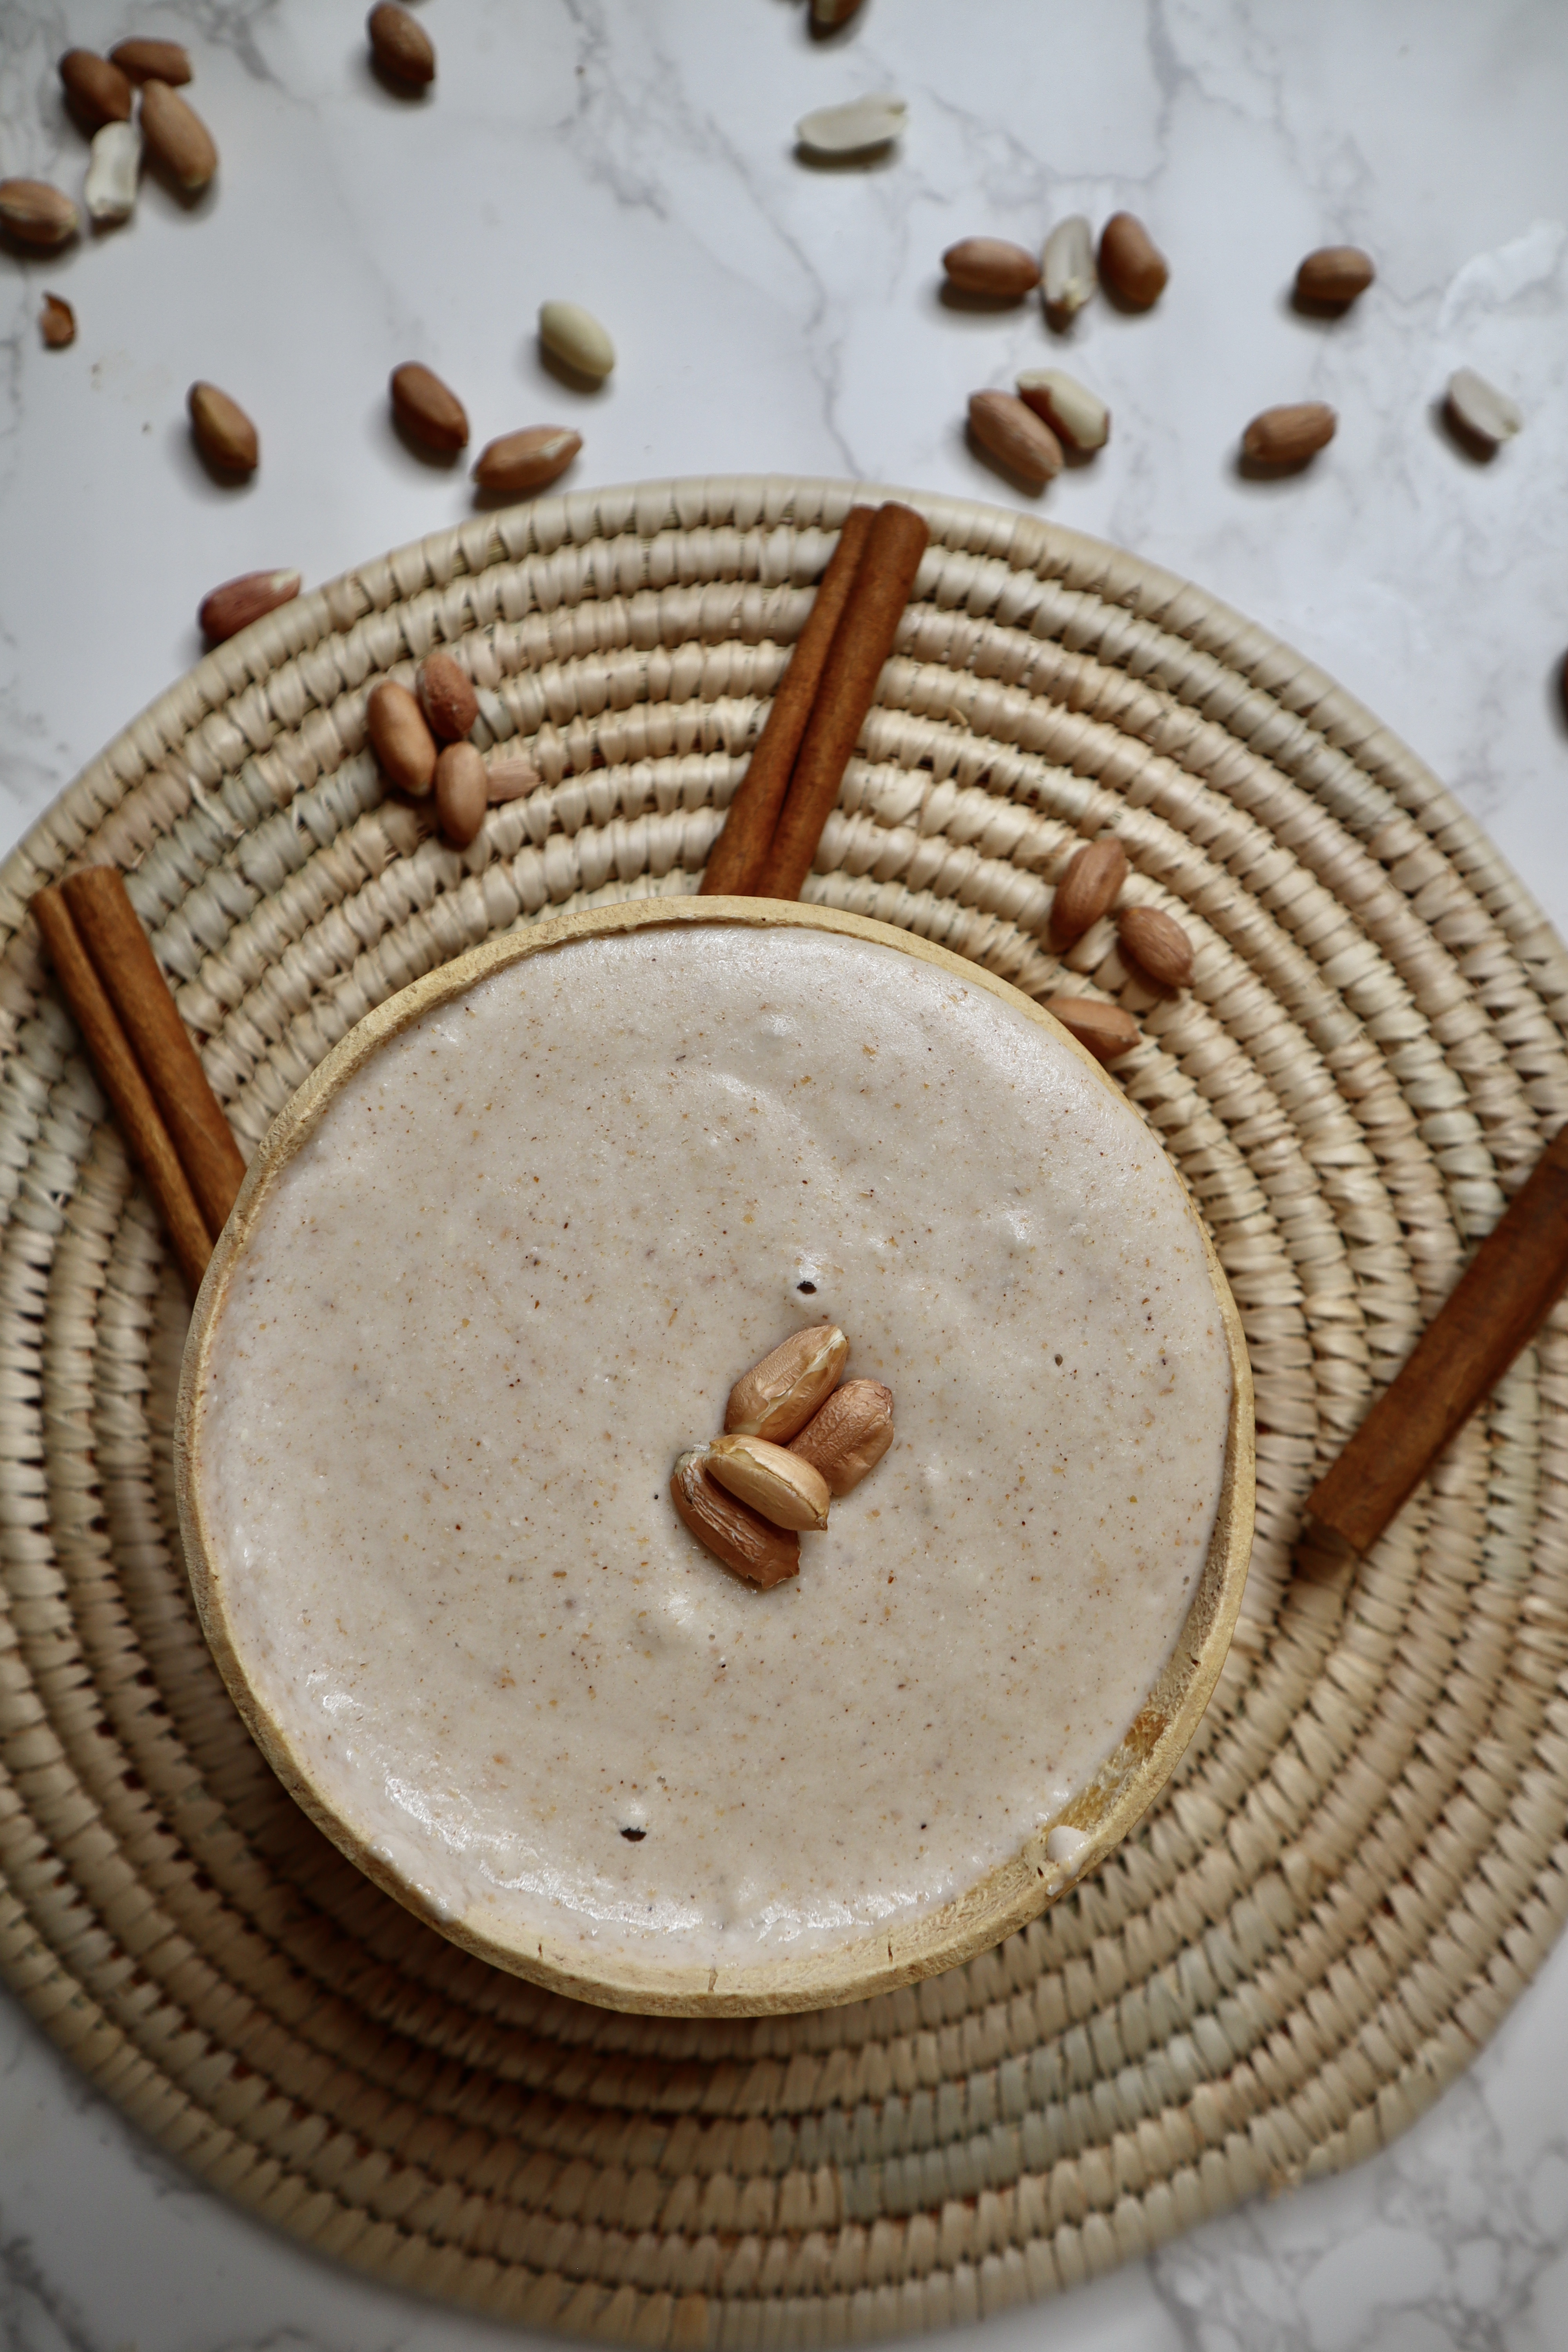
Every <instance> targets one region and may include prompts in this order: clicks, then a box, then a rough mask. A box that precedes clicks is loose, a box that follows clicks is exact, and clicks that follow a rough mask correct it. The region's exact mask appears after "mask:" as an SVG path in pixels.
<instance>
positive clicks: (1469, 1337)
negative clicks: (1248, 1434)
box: [1307, 1127, 1568, 1552]
mask: <svg viewBox="0 0 1568 2352" xmlns="http://www.w3.org/2000/svg"><path fill="white" fill-rule="evenodd" d="M1565 1284H1568V1127H1565V1128H1563V1129H1561V1130H1560V1131H1559V1133H1558V1134H1557V1136H1556V1138H1555V1139H1554V1140H1553V1141H1552V1142H1551V1143H1550V1144H1548V1146H1547V1148H1546V1150H1545V1151H1544V1152H1543V1153H1542V1156H1541V1158H1540V1159H1539V1160H1537V1161H1536V1163H1535V1166H1534V1167H1533V1168H1532V1169H1531V1172H1530V1174H1529V1175H1528V1176H1527V1177H1526V1179H1525V1181H1524V1183H1523V1184H1522V1185H1521V1188H1520V1190H1519V1192H1516V1193H1515V1195H1514V1197H1513V1199H1512V1201H1510V1203H1509V1205H1508V1207H1507V1209H1506V1210H1505V1211H1504V1212H1503V1214H1502V1216H1501V1217H1500V1219H1499V1221H1498V1223H1496V1224H1495V1225H1494V1226H1493V1228H1492V1230H1491V1232H1490V1233H1489V1234H1488V1235H1487V1237H1486V1239H1485V1241H1484V1242H1482V1244H1481V1245H1480V1247H1479V1249H1478V1250H1477V1252H1476V1254H1475V1256H1474V1257H1473V1258H1472V1259H1471V1260H1470V1263H1469V1265H1468V1266H1467V1267H1466V1269H1465V1271H1464V1273H1463V1274H1462V1275H1461V1276H1460V1277H1459V1279H1458V1282H1457V1283H1456V1285H1455V1286H1454V1288H1453V1289H1452V1291H1450V1293H1449V1295H1448V1297H1447V1299H1446V1300H1445V1301H1444V1303H1443V1305H1442V1307H1440V1308H1439V1309H1438V1311H1437V1313H1436V1316H1435V1317H1434V1318H1433V1320H1432V1321H1431V1322H1430V1323H1429V1324H1428V1325H1427V1327H1426V1330H1425V1331H1424V1332H1423V1333H1422V1335H1421V1337H1420V1339H1418V1340H1417V1341H1416V1343H1415V1349H1414V1351H1413V1353H1412V1354H1411V1355H1410V1357H1409V1358H1408V1359H1407V1360H1406V1361H1405V1363H1404V1364H1403V1365H1402V1366H1401V1368H1400V1370H1399V1371H1398V1372H1397V1373H1396V1375H1395V1376H1394V1380H1393V1381H1391V1382H1390V1384H1389V1386H1388V1387H1387V1388H1386V1389H1385V1390H1384V1392H1383V1394H1382V1396H1380V1397H1379V1399H1378V1400H1377V1402H1376V1403H1375V1404H1374V1405H1373V1408H1372V1411H1371V1412H1369V1413H1368V1414H1367V1417H1366V1419H1365V1420H1364V1421H1363V1423H1362V1425H1361V1427H1360V1428H1359V1429H1358V1430H1357V1431H1356V1433H1355V1435H1354V1436H1353V1437H1352V1439H1351V1442H1350V1444H1348V1445H1347V1446H1346V1447H1345V1450H1344V1452H1343V1453H1342V1454H1341V1455H1340V1457H1339V1460H1338V1461H1337V1462H1336V1463H1334V1465H1333V1466H1332V1467H1331V1469H1330V1470H1328V1471H1327V1472H1325V1474H1324V1475H1323V1476H1322V1477H1321V1478H1320V1479H1319V1481H1318V1483H1317V1485H1316V1486H1314V1487H1313V1489H1312V1491H1311V1493H1310V1495H1309V1496H1308V1497H1307V1510H1308V1512H1309V1514H1310V1517H1311V1518H1312V1520H1313V1521H1315V1522H1316V1524H1317V1527H1318V1528H1329V1529H1331V1530H1332V1532H1333V1534H1334V1535H1336V1536H1338V1537H1341V1538H1342V1539H1343V1540H1344V1542H1345V1543H1347V1544H1348V1545H1349V1546H1350V1547H1351V1549H1352V1551H1357V1552H1363V1551H1365V1550H1366V1549H1367V1548H1368V1547H1369V1545H1371V1544H1373V1543H1375V1542H1376V1540H1377V1538H1378V1537H1379V1536H1380V1535H1381V1534H1382V1533H1383V1531H1384V1528H1386V1527H1387V1525H1388V1523H1389V1521H1390V1519H1392V1518H1393V1517H1394V1514H1395V1513H1396V1512H1397V1511H1398V1510H1399V1509H1400V1508H1401V1507H1403V1505H1404V1504H1405V1503H1406V1502H1407V1501H1408V1500H1409V1497H1410V1496H1411V1494H1412V1493H1413V1491H1414V1490H1415V1487H1416V1486H1418V1485H1419V1484H1420V1482H1421V1480H1422V1479H1423V1478H1424V1477H1425V1476H1426V1473H1427V1471H1428V1470H1429V1469H1430V1468H1431V1466H1432V1465H1433V1463H1434V1462H1435V1461H1436V1458H1437V1456H1438V1454H1441V1452H1442V1451H1443V1448H1444V1447H1445V1445H1447V1443H1448V1440H1449V1439H1450V1438H1451V1437H1452V1436H1453V1434H1454V1433H1455V1432H1456V1430H1458V1428H1459V1427H1460V1426H1461V1425H1462V1424H1463V1423H1465V1422H1467V1421H1468V1419H1469V1417H1470V1414H1471V1413H1472V1412H1474V1411H1475V1409H1476V1407H1477V1405H1478V1404H1479V1402H1480V1401H1481V1399H1482V1398H1483V1397H1484V1396H1485V1395H1486V1394H1487V1393H1488V1391H1489V1390H1491V1389H1493V1388H1495V1387H1496V1385H1497V1383H1498V1381H1500V1379H1501V1378H1502V1375H1503V1374H1504V1372H1506V1371H1507V1370H1508V1368H1509V1366H1510V1364H1511V1363H1512V1361H1513V1360H1514V1358H1515V1357H1516V1356H1517V1355H1518V1354H1519V1352H1520V1349H1521V1348H1522V1347H1524V1345H1525V1344H1526V1342H1527V1341H1528V1340H1530V1339H1533V1338H1534V1336H1535V1334H1536V1332H1537V1331H1538V1330H1539V1329H1540V1328H1541V1325H1542V1323H1543V1322H1544V1320H1545V1318H1546V1316H1547V1313H1548V1311H1549V1310H1550V1308H1551V1307H1552V1304H1553V1302H1554V1301H1555V1300H1556V1298H1557V1297H1558V1296H1559V1295H1560V1293H1561V1292H1562V1290H1563V1286H1564V1285H1565Z"/></svg>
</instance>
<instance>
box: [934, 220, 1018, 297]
mask: <svg viewBox="0 0 1568 2352" xmlns="http://www.w3.org/2000/svg"><path fill="white" fill-rule="evenodd" d="M942 268H943V269H944V270H945V271H946V272H947V278H948V283H949V284H950V285H952V286H956V287H957V288H958V289H960V291H961V292H963V293H965V294H985V295H989V296H990V298H991V299H992V300H993V301H995V302H1021V301H1022V300H1023V299H1024V296H1025V295H1026V294H1032V293H1033V291H1034V289H1035V288H1036V287H1037V285H1038V284H1039V282H1040V265H1039V263H1038V262H1037V260H1036V259H1035V257H1034V255H1033V254H1032V253H1026V252H1025V250H1024V247H1022V246H1021V245H1012V244H1010V243H1009V242H1008V240H1007V239H1006V238H1005V236H965V237H961V238H960V239H959V241H958V243H957V244H956V245H950V246H949V247H948V248H947V251H946V252H945V253H944V254H943V255H942Z"/></svg>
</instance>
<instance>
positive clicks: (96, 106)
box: [60, 49, 131, 132]
mask: <svg viewBox="0 0 1568 2352" xmlns="http://www.w3.org/2000/svg"><path fill="white" fill-rule="evenodd" d="M60 79H61V81H62V82H63V83H64V85H65V93H66V97H67V100H68V102H69V105H70V110H71V112H72V113H73V114H74V115H75V116H76V119H77V121H79V123H80V124H81V126H82V128H83V130H84V131H89V132H91V131H100V130H101V129H102V128H103V125H104V124H105V123H106V122H127V121H130V119H131V84H130V83H129V82H128V81H127V80H126V79H125V76H124V74H123V72H122V71H121V68H120V67H119V66H117V65H114V64H111V63H110V59H109V58H100V57H99V56H98V55H97V53H96V51H94V50H92V49H68V50H67V51H66V53H65V55H64V57H63V58H61V59H60Z"/></svg>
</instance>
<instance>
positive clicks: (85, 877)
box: [61, 866, 245, 1234]
mask: <svg viewBox="0 0 1568 2352" xmlns="http://www.w3.org/2000/svg"><path fill="white" fill-rule="evenodd" d="M61 887H62V889H63V890H64V892H65V899H66V904H67V906H68V908H70V911H71V914H72V916H73V917H74V919H75V921H76V927H77V930H78V932H79V935H80V938H81V941H82V944H83V946H84V947H85V948H86V950H87V951H88V954H89V956H90V957H91V959H92V961H93V964H94V967H95V968H96V970H97V972H98V976H99V979H100V981H101V982H102V983H103V986H104V990H105V992H106V993H107V995H108V997H109V1000H110V1003H111V1004H112V1005H113V1007H114V1010H115V1012H116V1013H117V1014H118V1015H119V1018H120V1024H121V1027H122V1029H123V1030H124V1032H125V1034H126V1036H127V1037H128V1038H129V1039H130V1041H131V1047H132V1052H133V1053H134V1054H135V1056H136V1059H137V1060H138V1062H140V1064H141V1066H142V1075H143V1076H144V1077H145V1078H146V1081H147V1084H148V1086H149V1087H151V1088H152V1091H153V1101H154V1102H155V1103H156V1104H157V1106H158V1110H159V1113H160V1115H161V1117H162V1119H163V1125H164V1127H165V1128H166V1129H167V1130H168V1134H169V1139H170V1141H171V1142H172V1143H173V1144H174V1150H175V1151H176V1152H177V1153H178V1154H179V1159H180V1165H181V1167H182V1168H183V1169H184V1171H185V1175H186V1177H187V1179H188V1180H189V1183H190V1188H191V1191H192V1192H194V1193H195V1198H196V1203H197V1206H198V1207H199V1208H200V1210H201V1213H202V1218H203V1222H204V1223H205V1225H206V1228H207V1230H208V1232H209V1233H213V1234H220V1233H221V1232H222V1231H223V1229H224V1226H225V1225H226V1223H227V1222H228V1213H229V1211H230V1210H231V1209H232V1208H233V1206H234V1196H235V1194H236V1193H237V1192H238V1190H239V1188H240V1184H241V1182H242V1181H243V1180H244V1176H245V1161H244V1160H243V1159H242V1158H241V1156H240V1151H239V1147H238V1145H237V1143H236V1142H235V1139H234V1136H233V1133H232V1131H231V1130H230V1128H229V1124H228V1121H227V1119H226V1118H225V1117H224V1113H223V1106H222V1104H221V1103H220V1102H219V1101H218V1098H217V1097H216V1095H215V1094H214V1092H213V1090H212V1087H211V1086H210V1085H209V1084H208V1082H207V1074H206V1072H205V1070H204V1069H203V1067H202V1065H201V1058H200V1056H199V1055H198V1054H197V1052H196V1049H195V1045H192V1043H191V1036H190V1032H189V1030H188V1029H187V1028H186V1027H185V1024H184V1021H183V1020H182V1019H181V1018H180V1010H179V1007H178V1005H177V1004H176V1003H174V998H173V996H172V995H171V994H170V993H169V983H168V982H167V981H166V980H165V979H164V977H163V972H162V971H160V969H159V965H158V959H157V957H156V956H155V955H154V954H153V943H152V941H151V940H149V938H148V937H147V934H146V932H145V930H143V929H142V919H141V917H140V916H139V915H138V914H137V912H136V909H135V908H134V907H133V906H132V903H131V898H130V895H129V893H128V892H127V890H126V887H125V882H124V877H122V875H121V872H120V869H119V867H118V866H87V867H85V868H84V869H83V870H82V872H80V873H79V874H72V875H71V876H69V877H68V879H67V880H66V881H65V882H64V883H63V884H62V885H61Z"/></svg>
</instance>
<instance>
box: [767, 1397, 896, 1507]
mask: <svg viewBox="0 0 1568 2352" xmlns="http://www.w3.org/2000/svg"><path fill="white" fill-rule="evenodd" d="M892 1442H893V1391H892V1390H891V1389H889V1388H884V1387H883V1385H882V1383H881V1381H845V1383H844V1385H843V1387H842V1388H839V1389H835V1390H834V1391H833V1394H832V1395H831V1396H830V1397H829V1398H828V1400H827V1402H826V1404H825V1405H823V1406H822V1407H821V1409H820V1410H819V1411H818V1412H815V1413H814V1414H813V1415H812V1417H811V1419H810V1420H809V1421H808V1422H807V1423H806V1424H805V1428H804V1429H803V1430H802V1431H801V1432H800V1433H799V1435H798V1436H797V1437H793V1438H791V1440H790V1445H789V1450H790V1452H791V1453H792V1454H799V1456H800V1458H801V1460H802V1461H803V1462H808V1463H810V1464H811V1465H812V1467H813V1468H814V1469H816V1470H818V1471H820V1472H821V1474H822V1478H823V1481H824V1483H825V1485H826V1488H827V1491H828V1493H829V1494H830V1495H847V1494H848V1493H849V1492H850V1490H851V1488H852V1487H855V1486H858V1485H859V1483H860V1481H861V1479H862V1478H864V1477H865V1475H866V1474H867V1472H868V1470H874V1469H875V1468H876V1466H877V1465H878V1463H879V1461H880V1460H881V1458H882V1456H883V1454H886V1452H887V1450H888V1448H889V1445H891V1444H892Z"/></svg>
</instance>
